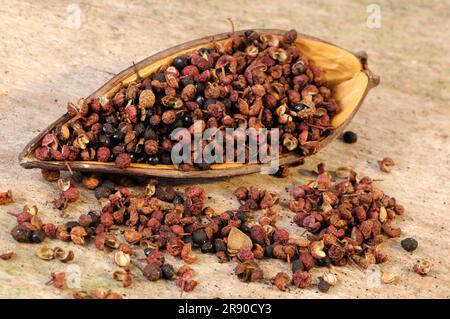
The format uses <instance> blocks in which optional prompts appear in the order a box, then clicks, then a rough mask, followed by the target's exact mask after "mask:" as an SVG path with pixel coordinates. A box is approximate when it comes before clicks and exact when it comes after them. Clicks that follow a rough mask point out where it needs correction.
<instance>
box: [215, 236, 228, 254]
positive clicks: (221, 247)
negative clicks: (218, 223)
mask: <svg viewBox="0 0 450 319" xmlns="http://www.w3.org/2000/svg"><path fill="white" fill-rule="evenodd" d="M214 250H215V251H216V252H219V251H226V250H227V245H226V244H225V242H224V241H223V239H220V238H216V239H214Z"/></svg>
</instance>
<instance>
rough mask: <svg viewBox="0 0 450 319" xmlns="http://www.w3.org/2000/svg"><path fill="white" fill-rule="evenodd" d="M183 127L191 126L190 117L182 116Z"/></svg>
mask: <svg viewBox="0 0 450 319" xmlns="http://www.w3.org/2000/svg"><path fill="white" fill-rule="evenodd" d="M183 125H184V127H189V126H191V125H192V118H191V117H190V115H188V114H185V115H184V116H183Z"/></svg>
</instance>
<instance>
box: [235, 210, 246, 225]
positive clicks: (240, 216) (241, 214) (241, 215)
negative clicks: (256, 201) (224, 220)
mask: <svg viewBox="0 0 450 319" xmlns="http://www.w3.org/2000/svg"><path fill="white" fill-rule="evenodd" d="M236 218H237V219H240V220H241V221H242V222H243V223H245V222H246V221H247V220H248V214H247V213H246V212H237V213H236Z"/></svg>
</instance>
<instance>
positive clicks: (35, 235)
mask: <svg viewBox="0 0 450 319" xmlns="http://www.w3.org/2000/svg"><path fill="white" fill-rule="evenodd" d="M44 239H45V233H44V232H43V231H42V230H37V231H34V232H32V233H31V242H32V243H42V242H43V241H44Z"/></svg>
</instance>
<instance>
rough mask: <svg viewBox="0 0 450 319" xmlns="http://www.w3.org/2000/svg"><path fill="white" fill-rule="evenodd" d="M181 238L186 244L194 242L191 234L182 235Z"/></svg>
mask: <svg viewBox="0 0 450 319" xmlns="http://www.w3.org/2000/svg"><path fill="white" fill-rule="evenodd" d="M182 240H183V242H184V243H186V244H192V243H193V242H194V241H193V240H192V236H191V235H187V236H184V237H183V238H182Z"/></svg>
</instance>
